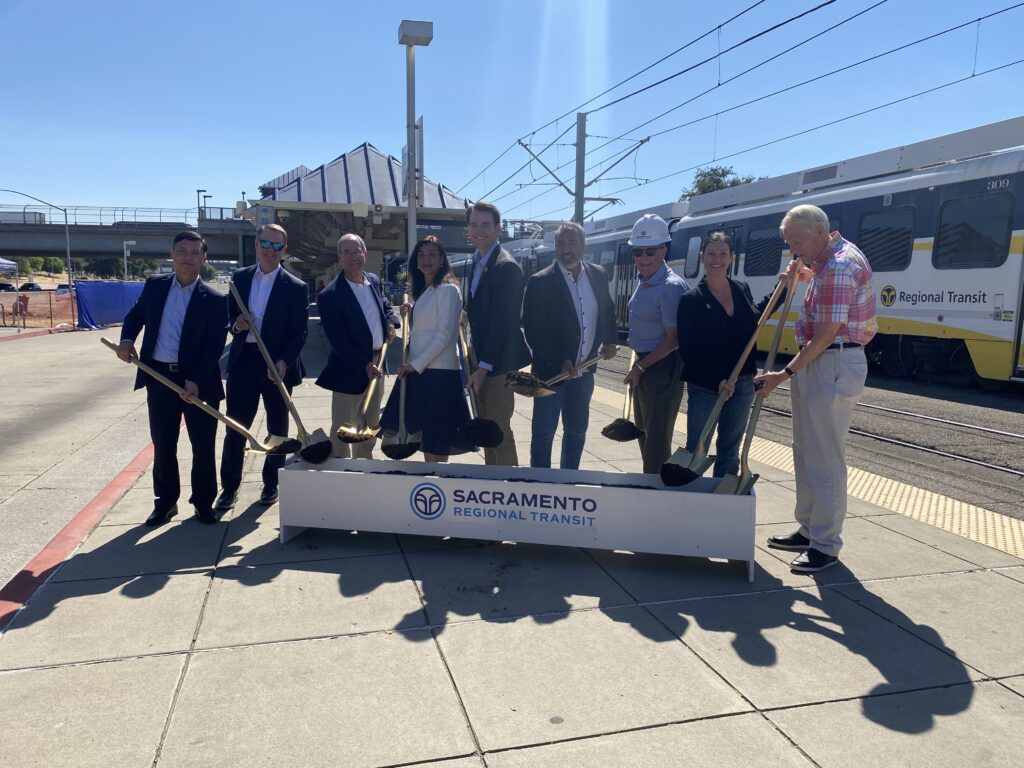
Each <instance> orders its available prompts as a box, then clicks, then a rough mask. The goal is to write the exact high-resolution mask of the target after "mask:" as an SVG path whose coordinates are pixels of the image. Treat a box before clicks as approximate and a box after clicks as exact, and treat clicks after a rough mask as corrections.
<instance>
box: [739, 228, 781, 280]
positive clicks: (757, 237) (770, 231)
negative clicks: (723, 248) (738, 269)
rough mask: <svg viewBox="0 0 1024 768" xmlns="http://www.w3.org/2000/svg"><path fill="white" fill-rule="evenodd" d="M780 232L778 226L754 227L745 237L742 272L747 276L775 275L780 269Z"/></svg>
mask: <svg viewBox="0 0 1024 768" xmlns="http://www.w3.org/2000/svg"><path fill="white" fill-rule="evenodd" d="M783 246H784V243H783V241H782V233H781V232H779V228H778V227H768V228H767V229H754V230H751V232H750V237H748V238H747V255H746V256H745V257H744V260H743V274H745V275H747V276H748V277H762V276H765V275H777V274H779V272H780V271H782V248H783Z"/></svg>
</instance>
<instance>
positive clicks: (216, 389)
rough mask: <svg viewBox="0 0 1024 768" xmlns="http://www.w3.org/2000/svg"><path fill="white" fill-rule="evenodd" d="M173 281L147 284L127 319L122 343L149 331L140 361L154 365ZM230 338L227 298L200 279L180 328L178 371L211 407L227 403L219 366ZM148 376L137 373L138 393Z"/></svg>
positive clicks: (166, 277)
mask: <svg viewBox="0 0 1024 768" xmlns="http://www.w3.org/2000/svg"><path fill="white" fill-rule="evenodd" d="M173 280H174V275H173V274H170V275H156V276H154V277H151V278H149V279H148V280H146V284H145V285H144V286H143V287H142V293H141V294H140V295H139V298H138V300H137V301H136V302H135V305H134V306H133V307H132V308H131V309H129V310H128V314H127V315H125V316H124V323H123V325H122V326H121V341H124V340H125V339H130V340H131V341H133V342H134V341H135V339H136V338H138V335H139V332H140V331H141V330H142V328H143V326H145V328H146V333H145V335H144V336H143V337H142V349H140V350H139V359H140V360H141V361H142V362H144V363H147V364H152V363H153V362H154V360H153V350H154V349H155V348H156V337H157V334H158V333H159V332H160V320H161V318H162V317H163V314H164V304H166V303H167V295H168V294H169V293H170V291H171V283H172V281H173ZM227 334H228V329H227V301H226V299H225V297H224V295H223V294H221V293H217V292H216V291H214V290H212V289H211V288H209V286H207V285H206V283H204V282H203V281H202V280H200V279H197V282H196V287H195V289H194V290H193V291H192V298H191V299H190V300H189V302H188V309H187V310H185V320H184V322H183V323H182V326H181V345H180V347H179V348H178V370H179V372H180V373H181V375H182V376H183V377H184V378H185V379H187V380H189V381H193V382H195V384H196V386H197V387H198V388H199V398H200V399H201V400H205V401H206V402H208V403H214V404H216V403H219V402H220V401H221V400H223V399H224V385H223V384H222V383H221V380H220V366H219V364H218V363H219V360H220V355H221V353H222V352H223V351H224V341H225V340H226V338H227ZM147 376H148V374H145V373H143V372H142V371H141V370H140V371H139V372H138V375H137V376H136V377H135V389H139V388H141V387H142V386H143V385H144V384H145V383H146V378H147Z"/></svg>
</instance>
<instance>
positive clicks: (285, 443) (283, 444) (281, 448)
mask: <svg viewBox="0 0 1024 768" xmlns="http://www.w3.org/2000/svg"><path fill="white" fill-rule="evenodd" d="M100 341H101V342H102V343H103V344H106V345H107V346H108V347H110V348H111V349H112V350H114V351H115V352H116V351H117V349H118V346H117V344H115V343H114V342H112V341H111V340H110V339H105V338H103V337H100ZM132 364H133V365H135V366H136V367H137V368H138V369H139V370H141V371H143V372H145V373H147V374H149V375H150V376H152V377H153V378H154V379H156V380H157V381H159V382H160V383H161V384H163V385H164V386H165V387H167V388H168V389H171V390H173V391H175V392H177V393H178V394H179V395H185V397H187V398H188V401H189V402H190V403H192V405H194V406H196V407H198V408H199V409H200V410H202V411H203V412H205V413H207V414H208V415H210V416H212V417H213V418H215V419H217V421H220V422H222V423H223V424H224V425H225V426H226V427H230V428H231V429H233V430H235V431H236V432H238V433H239V434H240V435H241V436H242V437H244V438H245V439H246V440H248V441H249V450H250V451H252V452H253V453H269V454H273V455H275V456H276V455H279V454H280V455H284V454H288V453H295V452H296V451H297V450H299V449H300V448H301V447H302V443H300V442H299V441H298V440H294V439H289V438H287V437H281V436H280V435H271V436H270V437H268V438H267V442H265V443H261V442H260V441H259V440H257V439H256V436H255V435H253V434H252V432H250V431H249V430H247V429H246V428H245V427H243V426H242V425H241V424H239V423H238V422H237V421H235V420H234V419H232V418H229V417H228V416H225V415H224V414H223V413H221V412H220V411H218V410H217V409H216V408H214V407H213V406H212V405H209V404H207V403H205V402H203V401H202V400H200V399H199V398H198V397H196V396H195V395H190V394H189V393H188V392H186V391H185V390H184V389H182V388H181V387H179V386H178V385H177V384H175V383H174V382H173V381H171V380H170V379H168V378H167V377H166V376H164V375H163V374H161V373H157V372H156V371H154V370H153V369H152V368H150V367H149V366H148V365H146V364H145V363H144V362H142V361H141V360H132Z"/></svg>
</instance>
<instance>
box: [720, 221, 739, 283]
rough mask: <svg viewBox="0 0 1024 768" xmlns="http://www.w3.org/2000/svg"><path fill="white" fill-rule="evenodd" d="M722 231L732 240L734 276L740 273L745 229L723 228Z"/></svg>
mask: <svg viewBox="0 0 1024 768" xmlns="http://www.w3.org/2000/svg"><path fill="white" fill-rule="evenodd" d="M722 231H724V232H725V234H727V235H728V236H729V239H730V240H732V276H733V277H736V276H737V275H738V274H739V273H740V254H741V253H743V227H742V226H738V227H722Z"/></svg>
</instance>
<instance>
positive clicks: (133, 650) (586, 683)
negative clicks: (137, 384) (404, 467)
mask: <svg viewBox="0 0 1024 768" xmlns="http://www.w3.org/2000/svg"><path fill="white" fill-rule="evenodd" d="M91 343H92V344H93V345H96V342H95V341H92V342H91ZM114 372H115V373H117V372H118V371H116V369H115V370H114ZM122 378H124V377H123V376H122ZM134 397H135V400H132V401H131V403H133V405H132V407H135V408H137V407H138V406H139V404H141V402H142V394H141V393H135V395H134ZM136 401H137V402H136ZM296 401H297V403H298V406H299V409H300V411H301V413H302V416H303V419H304V421H305V422H306V424H307V426H308V427H311V428H312V427H315V426H323V427H325V428H326V427H329V423H330V393H329V392H326V391H324V390H321V389H319V388H317V387H315V386H313V385H312V381H311V380H309V383H307V384H305V385H303V386H301V387H299V388H297V389H296ZM127 407H128V406H127V405H126V406H125V408H127ZM620 407H621V400H620V399H619V396H617V395H615V394H614V393H612V392H609V391H607V390H600V389H599V390H598V391H597V393H596V394H595V398H594V402H593V407H592V412H591V429H590V434H589V437H588V440H587V444H586V449H585V454H584V460H583V467H582V468H586V469H599V470H604V471H608V472H623V471H634V472H635V471H640V458H639V449H638V448H637V446H636V445H635V444H632V443H631V444H618V443H613V442H610V441H608V440H607V439H605V438H603V437H602V436H601V434H600V430H601V427H602V426H604V425H605V424H607V423H608V422H610V421H611V420H612V419H614V418H615V417H616V416H617V415H619V410H620ZM530 411H531V404H530V401H529V400H528V399H525V398H517V411H516V416H515V420H514V423H513V427H514V431H515V434H516V438H517V444H518V449H519V455H520V458H521V460H523V461H525V460H526V458H527V457H528V456H529V419H530ZM111 418H113V417H111ZM260 418H262V412H261V414H260ZM684 426H685V421H684V420H683V419H680V421H679V422H677V435H676V440H677V441H678V442H679V443H682V442H683V440H684V436H683V433H682V428H683V427H684ZM134 429H137V430H142V431H143V433H144V431H145V421H144V419H141V420H138V421H136V422H135V426H134ZM254 431H255V432H257V433H262V431H263V427H262V424H261V423H259V422H257V429H255V430H254ZM222 434H223V431H222V432H221V435H222ZM182 442H183V443H184V440H183V441H182ZM558 450H559V442H558V440H557V438H556V442H555V447H554V455H555V456H557V455H558ZM145 453H146V452H145V451H143V452H142V454H140V456H139V457H138V458H137V460H136V461H135V462H134V463H133V464H132V465H130V466H129V467H127V468H126V469H125V471H124V472H122V473H121V474H120V475H118V477H117V478H114V480H113V484H112V486H111V487H112V488H113V489H114V490H112V491H111V492H110V493H109V494H108V497H109V498H108V502H109V503H107V504H106V507H105V508H103V509H102V510H101V511H100V512H97V509H98V508H93V514H94V515H95V517H96V518H97V520H98V524H96V525H95V527H94V528H91V530H90V525H91V524H89V523H88V521H86V522H85V523H82V524H81V525H80V526H79V528H78V529H77V530H79V531H80V534H81V535H80V537H79V538H80V539H82V540H81V543H80V545H79V546H77V549H75V550H74V551H73V552H71V553H70V554H69V555H68V557H67V559H66V561H65V562H63V564H62V565H60V566H59V567H57V568H56V569H55V570H54V571H53V572H52V574H50V575H49V577H48V580H47V581H45V583H42V584H41V585H39V587H38V589H37V590H36V591H35V593H34V594H33V595H32V596H31V599H29V600H28V602H27V604H26V605H25V607H24V608H23V609H22V610H21V611H20V612H19V613H17V615H16V616H15V617H14V619H13V621H11V623H10V624H9V625H8V626H7V628H6V629H5V631H4V632H3V634H2V635H0V711H2V712H3V713H4V727H3V729H2V730H0V755H2V756H3V757H2V760H0V762H2V763H3V765H4V766H5V767H6V768H14V767H15V766H29V765H61V766H112V765H116V766H119V767H121V766H147V767H148V766H158V767H159V768H165V767H167V766H208V767H210V768H213V767H214V766H251V765H261V764H268V765H275V766H302V767H303V768H305V767H307V766H399V765H401V766H413V765H425V764H429V765H431V766H439V767H441V768H470V767H473V768H479V767H481V766H492V767H496V768H510V767H512V766H523V767H525V766H640V765H643V766H662V765H665V766H668V765H680V764H684V763H695V764H701V765H722V766H731V765H750V766H762V765H779V766H829V767H832V766H834V767H836V768H838V767H840V766H841V767H842V768H852V767H857V766H871V768H876V767H877V766H879V765H902V766H928V767H929V768H937V767H938V766H957V767H959V766H965V765H970V766H974V765H977V766H981V765H984V766H1016V765H1018V764H1019V759H1020V758H1019V755H1020V734H1021V733H1022V732H1024V640H1022V638H1024V611H1021V606H1022V605H1024V560H1022V559H1020V557H1019V555H1020V554H1021V553H1020V552H1019V551H1017V550H1015V549H1014V548H1015V547H1016V546H1017V544H1015V543H1014V542H1015V541H1016V536H1017V533H1016V532H1015V531H1013V530H1011V531H1010V533H1009V534H1006V535H1004V538H1003V540H999V539H998V537H997V538H995V539H991V540H986V541H987V543H988V544H993V545H997V546H987V545H986V544H984V543H981V542H980V541H976V540H972V539H971V538H968V537H966V536H962V535H957V534H955V533H953V532H951V530H944V529H943V528H941V527H936V526H935V525H932V524H929V522H926V521H925V520H926V518H927V516H928V515H929V514H931V513H933V512H934V513H936V514H937V513H938V512H939V511H941V510H936V509H932V507H941V506H942V505H943V504H945V502H943V501H942V499H941V497H934V495H933V496H932V497H929V496H926V495H922V494H921V493H916V494H915V493H914V492H913V489H909V487H904V488H899V487H894V486H891V485H886V484H885V483H883V482H882V481H881V479H877V478H875V479H872V478H871V477H862V476H859V475H858V474H857V473H856V472H854V473H851V500H850V517H849V518H848V520H847V523H846V526H845V531H844V538H845V540H846V546H845V548H844V549H843V552H842V554H841V562H840V564H839V565H837V566H835V567H833V568H830V569H828V570H826V571H823V572H822V573H820V574H818V575H817V576H815V577H809V576H804V575H798V574H794V573H792V572H791V571H790V570H789V568H788V562H789V560H790V559H792V556H793V555H792V554H790V553H786V552H776V551H774V550H770V549H768V548H766V547H764V541H765V539H767V537H768V536H769V535H772V534H775V533H779V532H783V533H785V532H789V531H790V530H792V528H793V523H792V507H793V501H794V490H793V487H794V481H793V476H792V473H791V471H790V470H788V469H787V465H786V463H785V462H786V456H785V454H786V451H779V450H776V449H774V448H773V447H772V445H771V444H766V443H758V445H757V446H755V455H756V457H757V461H755V462H754V465H753V469H754V471H755V472H758V473H760V475H761V479H760V480H759V481H758V483H757V485H756V486H755V488H756V493H757V541H758V549H757V553H756V572H755V580H754V582H753V583H752V584H751V583H748V582H747V578H746V569H745V566H744V565H743V564H742V563H735V562H734V563H730V562H716V561H710V560H704V559H697V558H683V557H669V556H656V555H639V554H630V553H627V552H608V551H598V550H589V549H578V548H565V547H545V546H536V545H522V544H511V543H496V542H482V541H472V540H452V539H435V538H428V537H416V536H401V535H391V534H374V533H366V532H360V533H349V532H332V531H321V530H309V531H306V532H305V533H303V534H301V535H300V536H298V537H297V538H295V539H294V540H292V541H290V542H288V543H286V544H283V545H282V544H280V543H278V516H277V507H269V508H264V507H262V506H259V505H258V504H257V503H256V502H257V499H258V496H259V492H260V481H259V464H258V463H254V461H260V460H254V459H253V458H248V459H247V460H246V462H247V463H246V475H245V480H246V482H245V483H244V485H243V487H242V490H241V494H240V499H239V503H238V506H237V507H236V508H235V509H234V511H233V512H232V513H229V514H227V515H226V516H225V517H224V519H223V520H222V521H221V523H220V524H218V525H215V526H206V525H202V524H200V523H199V522H198V521H197V520H195V519H194V518H192V517H191V510H190V509H189V508H188V506H187V504H184V503H180V504H179V514H178V516H177V517H176V518H174V519H173V520H172V521H171V523H169V524H168V525H165V526H163V527H160V528H157V529H149V528H145V527H143V526H142V525H141V523H142V521H143V520H144V519H145V517H146V516H147V515H148V513H149V511H150V509H151V506H152V494H151V487H152V486H151V477H150V471H151V469H150V467H149V466H148V462H147V459H146V456H145ZM375 456H376V457H380V453H379V448H378V449H377V451H376V452H375ZM466 463H482V457H481V456H479V455H473V456H470V457H468V458H467V459H466ZM182 474H183V477H185V478H187V476H188V467H187V462H182ZM877 489H882V490H881V491H879V490H877ZM187 495H188V489H187V488H184V489H183V494H182V496H183V499H185V498H187ZM43 503H45V499H44V500H43ZM101 514H102V516H101ZM972 514H973V513H972V512H971V510H964V509H959V510H954V513H951V514H950V515H947V518H951V517H956V516H957V515H959V516H960V518H961V519H963V520H971V519H974V518H972V517H971V515H972ZM975 517H976V516H975ZM93 522H96V520H94V521H93ZM953 525H954V524H953V523H948V524H947V525H946V527H949V528H951V527H953ZM965 525H967V527H968V528H969V527H970V525H974V526H975V527H976V528H980V527H984V526H983V525H979V524H978V523H977V522H976V521H975V522H974V523H969V524H965ZM965 532H968V533H969V531H967V530H966V529H965ZM974 538H976V539H981V538H983V536H982V535H981V534H979V535H978V536H975V537H974ZM75 543H76V544H77V542H75ZM998 546H1001V547H1002V548H998ZM1014 553H1015V554H1016V555H1018V556H1015V554H1014Z"/></svg>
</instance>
